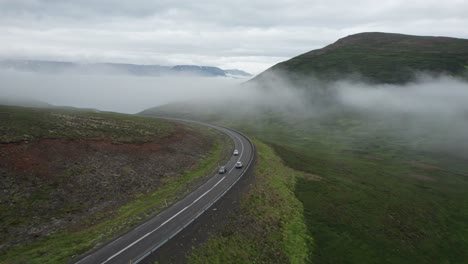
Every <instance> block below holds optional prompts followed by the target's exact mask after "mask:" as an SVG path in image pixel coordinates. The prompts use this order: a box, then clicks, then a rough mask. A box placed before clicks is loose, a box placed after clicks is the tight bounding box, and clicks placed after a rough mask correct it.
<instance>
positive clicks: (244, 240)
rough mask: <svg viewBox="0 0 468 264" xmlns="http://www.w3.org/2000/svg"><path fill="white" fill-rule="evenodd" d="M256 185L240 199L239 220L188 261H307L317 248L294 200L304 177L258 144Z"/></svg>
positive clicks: (300, 208)
mask: <svg viewBox="0 0 468 264" xmlns="http://www.w3.org/2000/svg"><path fill="white" fill-rule="evenodd" d="M255 145H256V147H257V152H258V162H257V164H256V167H255V179H256V181H255V184H254V185H253V186H252V189H251V190H250V191H249V192H248V193H247V194H245V195H244V196H243V198H242V200H241V209H240V210H241V212H240V213H239V216H238V217H236V218H235V219H233V220H232V223H229V224H228V225H227V229H225V230H224V231H223V232H222V233H221V234H217V235H214V236H213V237H211V238H210V239H209V240H208V242H206V243H205V244H203V245H202V247H201V249H195V250H193V251H192V254H191V256H190V257H189V261H188V262H189V263H305V261H306V260H307V258H308V256H309V252H310V251H311V250H312V240H311V239H310V237H309V236H308V234H307V230H306V226H305V223H304V218H303V208H302V205H301V203H300V202H299V201H298V200H297V199H296V197H295V196H294V186H295V184H296V179H297V178H298V177H302V175H304V173H301V172H298V171H295V170H292V169H290V168H288V167H286V166H284V164H283V162H282V161H281V159H280V158H279V157H278V156H277V155H276V154H275V153H274V151H273V150H272V149H271V148H270V147H268V146H266V145H265V144H263V143H261V142H260V141H255Z"/></svg>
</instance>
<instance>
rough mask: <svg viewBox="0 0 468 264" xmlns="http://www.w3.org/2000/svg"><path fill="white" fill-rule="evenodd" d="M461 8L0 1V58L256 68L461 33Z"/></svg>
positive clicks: (392, 1)
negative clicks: (328, 49) (359, 46)
mask: <svg viewBox="0 0 468 264" xmlns="http://www.w3.org/2000/svg"><path fill="white" fill-rule="evenodd" d="M467 13H468V3H467V2H466V1H460V0H448V1H443V2H441V1H433V0H428V1H419V0H417V1H403V0H387V1H383V2H382V1H379V2H376V1H371V0H358V1H343V0H327V1H324V0H314V1H305V0H278V1H271V0H269V1H267V0H249V1H247V0H239V1H223V2H221V1H153V0H133V1H113V0H80V1H72V0H0V31H1V32H2V34H1V35H0V42H1V43H2V46H1V47H0V58H5V57H22V58H25V57H26V58H41V59H48V58H51V59H56V58H61V59H63V60H69V59H74V60H80V61H82V60H91V61H104V60H107V61H115V62H132V63H161V62H166V63H172V62H173V61H178V62H179V63H191V62H197V63H200V64H209V63H216V64H214V65H213V66H219V67H229V65H234V64H235V65H245V66H244V67H241V68H242V69H245V70H248V71H252V72H254V73H258V72H260V71H262V70H264V69H266V68H267V67H269V66H271V65H272V64H275V63H277V62H279V61H282V60H285V59H287V58H289V57H292V56H294V55H298V54H300V53H303V52H306V51H309V50H311V49H316V48H320V47H323V46H324V45H326V44H329V43H331V42H333V41H335V40H336V39H337V38H340V37H344V36H346V35H349V34H353V33H358V32H362V31H387V32H399V33H408V34H417V35H446V36H453V37H462V38H466V37H468V35H467V33H466V28H468V18H467V17H466V14H467ZM226 58H228V59H226ZM252 58H257V60H254V61H252ZM181 59H182V60H185V62H180V60H181ZM225 62H228V63H229V65H228V64H223V63H225Z"/></svg>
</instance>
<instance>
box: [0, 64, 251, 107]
mask: <svg viewBox="0 0 468 264" xmlns="http://www.w3.org/2000/svg"><path fill="white" fill-rule="evenodd" d="M242 81H245V80H240V79H231V78H225V77H219V78H213V77H212V78H210V77H134V76H122V75H77V74H37V73H27V72H17V71H0V98H1V97H3V98H9V99H20V100H26V99H33V100H39V101H44V102H47V103H50V104H53V105H59V106H62V105H63V106H74V107H80V108H97V109H99V110H103V111H115V112H122V113H137V112H139V111H142V110H143V109H146V108H149V107H153V106H157V105H163V104H167V103H171V102H174V101H183V100H201V99H207V98H217V97H220V96H221V97H222V96H223V94H225V93H226V92H233V91H234V90H235V87H236V84H238V83H240V82H242Z"/></svg>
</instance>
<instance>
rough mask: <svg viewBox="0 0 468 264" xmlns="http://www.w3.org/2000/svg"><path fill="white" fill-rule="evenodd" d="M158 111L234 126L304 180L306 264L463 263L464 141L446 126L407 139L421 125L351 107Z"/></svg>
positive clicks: (466, 225) (300, 186)
mask: <svg viewBox="0 0 468 264" xmlns="http://www.w3.org/2000/svg"><path fill="white" fill-rule="evenodd" d="M159 109H160V113H164V114H166V115H167V114H170V113H172V115H176V116H183V117H185V118H199V119H204V120H209V121H210V122H214V123H219V124H222V125H226V126H229V127H233V128H236V129H239V130H240V131H243V132H244V133H246V134H247V135H249V136H252V137H256V138H258V139H260V140H262V141H263V142H265V143H267V144H268V145H270V146H271V147H272V148H273V149H274V150H275V152H276V154H277V155H278V156H280V157H281V158H282V160H283V161H284V162H285V164H286V165H287V166H289V167H290V168H293V169H295V170H297V171H302V172H305V173H308V174H307V175H308V177H300V178H298V181H297V183H296V190H295V193H296V196H297V198H298V199H299V200H300V201H301V202H302V203H303V206H304V212H305V213H304V217H305V219H306V223H307V227H308V230H309V232H310V235H311V236H312V237H313V240H314V247H313V250H312V248H311V249H310V251H311V252H313V253H312V255H311V258H310V263H434V262H435V263H464V261H465V260H466V259H468V251H467V250H466V248H468V240H467V239H466V238H467V237H468V233H467V231H468V193H467V192H466V190H467V189H468V165H467V164H468V163H467V162H466V155H467V153H468V146H467V145H466V143H465V142H467V141H466V140H467V139H466V135H459V136H460V137H456V136H449V134H447V132H448V130H446V129H444V128H446V127H449V126H450V121H449V120H447V122H446V123H444V122H443V120H439V121H440V122H441V123H439V125H438V126H437V129H436V128H434V127H432V128H430V127H428V129H421V131H422V132H420V133H419V134H416V135H410V134H405V133H406V132H407V130H408V129H409V127H411V126H414V127H420V128H422V127H424V123H423V122H419V123H418V120H417V119H412V118H411V117H410V116H406V115H403V116H401V119H400V118H397V116H393V117H392V118H391V117H388V118H385V119H381V118H370V117H368V116H366V115H360V114H359V113H357V112H352V111H349V109H348V110H347V111H344V110H343V109H341V110H336V111H332V110H330V111H331V112H330V113H329V114H323V115H321V116H320V117H310V118H304V117H301V116H298V115H294V114H291V113H287V112H275V111H264V112H261V111H259V112H257V113H256V114H255V115H248V116H242V115H241V116H237V117H236V118H234V117H233V116H232V115H229V113H230V111H234V110H232V109H231V110H229V109H226V110H225V112H223V111H222V110H219V109H218V110H216V111H212V112H209V111H208V110H207V109H206V108H201V110H200V111H197V109H196V108H191V109H184V108H182V107H174V106H167V107H161V108H159ZM183 109H184V110H185V111H184V110H183ZM152 111H153V113H156V109H153V110H152ZM234 112H235V111H234ZM147 114H149V112H147ZM460 122H464V121H460ZM262 155H264V153H263V152H259V156H260V158H261V156H262ZM271 180H273V179H271ZM223 239H224V240H226V241H228V239H227V238H223ZM229 239H230V238H229ZM224 240H223V241H224ZM207 250H208V252H211V250H212V249H210V248H208V249H207ZM203 254H204V251H202V252H199V253H198V254H197V255H201V256H203ZM207 254H208V255H209V254H211V253H207Z"/></svg>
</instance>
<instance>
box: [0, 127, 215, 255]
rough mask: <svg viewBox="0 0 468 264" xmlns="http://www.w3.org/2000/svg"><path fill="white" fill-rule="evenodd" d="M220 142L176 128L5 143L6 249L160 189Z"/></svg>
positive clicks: (1, 201) (1, 204)
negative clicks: (120, 137) (153, 137)
mask: <svg viewBox="0 0 468 264" xmlns="http://www.w3.org/2000/svg"><path fill="white" fill-rule="evenodd" d="M213 146H214V142H213V140H210V139H209V138H208V137H207V136H206V135H202V133H201V132H197V131H195V130H188V129H187V128H186V127H184V126H182V125H176V128H175V131H174V133H172V135H171V136H169V137H167V138H165V139H162V140H159V141H158V142H157V143H155V142H147V143H138V144H136V143H125V144H122V143H115V142H113V141H110V140H96V139H74V140H70V139H39V140H35V141H22V142H18V143H3V144H1V143H0V215H1V218H2V221H1V222H0V237H2V239H1V241H0V243H1V244H0V251H4V250H7V249H8V248H10V247H11V246H13V245H16V244H20V243H24V242H27V241H32V240H34V239H35V238H39V237H43V236H46V235H48V234H51V233H54V232H57V231H60V230H80V229H81V228H83V227H84V226H89V225H92V224H94V223H95V222H97V221H101V220H102V218H103V217H104V218H109V217H112V212H113V210H115V209H117V208H119V207H120V206H122V205H124V204H126V203H127V202H129V201H131V200H132V199H134V198H135V197H137V196H138V195H144V194H147V193H150V192H152V191H155V190H157V189H158V188H159V187H161V185H162V184H163V183H164V179H166V178H169V177H172V178H173V177H180V176H181V175H182V174H183V173H184V171H188V170H190V169H191V168H193V166H195V165H196V163H197V162H198V161H199V160H201V159H203V158H204V157H206V155H207V154H208V153H209V152H210V150H211V149H212V147H213Z"/></svg>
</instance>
